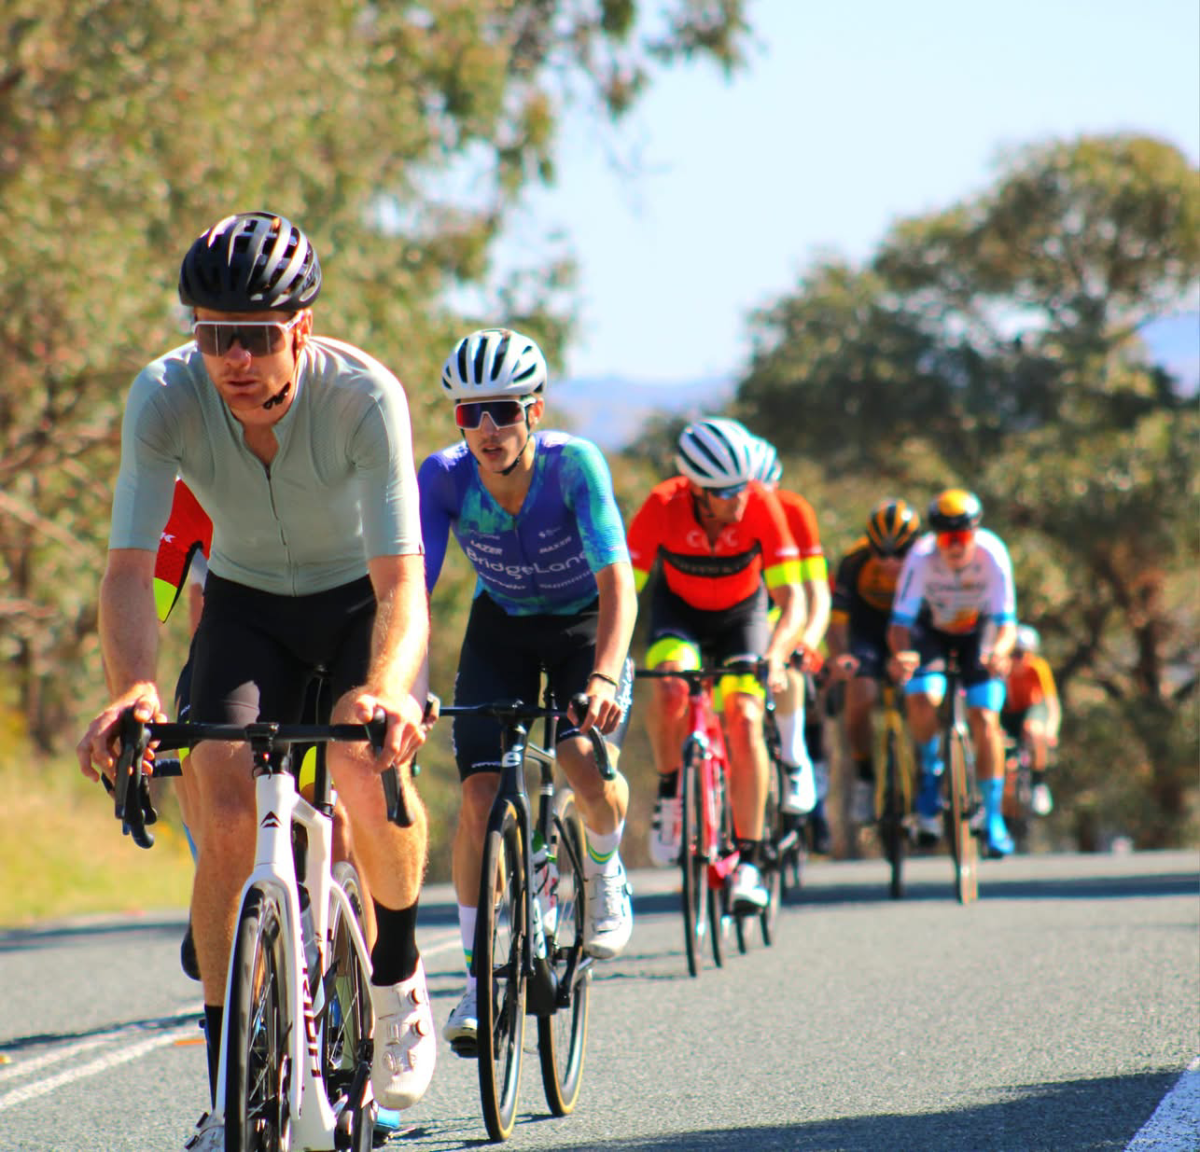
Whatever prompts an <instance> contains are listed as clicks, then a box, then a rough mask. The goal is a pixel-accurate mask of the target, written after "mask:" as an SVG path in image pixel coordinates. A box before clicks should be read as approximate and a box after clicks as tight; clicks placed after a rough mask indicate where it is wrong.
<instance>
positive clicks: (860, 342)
mask: <svg viewBox="0 0 1200 1152" xmlns="http://www.w3.org/2000/svg"><path fill="white" fill-rule="evenodd" d="M1197 176H1198V174H1197V172H1196V170H1195V168H1194V167H1192V166H1191V165H1190V163H1189V162H1188V161H1187V159H1186V158H1185V157H1184V156H1183V155H1182V154H1181V153H1180V152H1179V151H1178V150H1177V149H1175V148H1174V147H1172V146H1170V145H1168V144H1165V143H1163V142H1161V141H1157V140H1153V139H1147V138H1144V137H1136V136H1125V135H1119V136H1110V137H1088V138H1082V139H1078V140H1072V141H1053V142H1050V143H1045V144H1037V145H1033V146H1030V147H1028V148H1025V149H1023V150H1021V151H1019V152H1017V153H1016V154H1014V155H1013V156H1011V157H1009V158H1007V160H1005V161H1004V162H1003V163H1002V165H1001V169H1000V172H999V174H998V178H997V180H996V182H995V184H994V185H993V186H992V187H991V188H989V189H988V190H986V191H985V192H983V193H982V194H981V195H979V196H977V197H975V198H973V199H971V200H968V201H966V202H964V203H962V204H958V205H954V206H952V207H950V208H948V209H946V210H945V211H942V212H938V213H935V214H933V215H930V216H925V217H921V218H917V219H911V220H905V221H901V222H900V223H899V224H897V225H896V226H895V227H894V228H893V229H892V231H891V232H890V233H889V234H888V235H887V236H886V237H885V238H884V240H883V242H882V244H881V245H880V247H879V250H878V252H877V254H876V256H875V258H874V259H873V260H872V261H871V262H870V263H869V264H868V265H867V266H865V267H861V268H856V267H852V266H851V265H849V264H847V263H845V262H839V261H836V260H828V261H826V262H824V263H823V264H820V265H818V266H817V267H816V268H814V269H813V270H812V271H811V272H810V273H809V274H808V275H807V276H806V277H805V278H804V279H803V280H802V282H801V283H800V285H799V287H798V289H797V291H796V292H795V293H794V294H791V295H789V296H787V297H785V298H783V299H780V300H778V301H776V302H774V303H773V304H772V305H771V306H769V307H768V308H765V309H763V310H762V311H761V312H760V313H759V314H758V315H757V317H756V318H755V320H754V352H753V356H752V360H751V364H750V368H749V371H748V373H747V375H746V377H745V379H744V380H743V381H742V382H741V385H740V388H739V391H738V397H737V402H736V408H737V411H738V413H739V414H740V415H742V416H743V417H744V418H745V419H746V420H747V422H748V423H750V424H751V425H752V426H753V427H755V428H756V429H758V430H760V431H762V432H763V433H764V434H767V435H769V436H770V437H771V438H772V439H773V440H774V441H775V443H776V444H777V445H778V446H779V447H780V449H781V450H783V451H790V452H792V453H796V454H802V455H803V456H804V457H805V458H806V459H809V460H813V461H817V462H819V463H820V464H821V465H822V467H823V469H824V472H825V474H826V476H832V477H836V476H839V475H841V474H855V475H862V474H866V475H870V476H872V477H875V478H876V479H877V481H879V482H881V486H882V487H885V488H889V489H891V490H893V491H900V492H908V493H910V494H911V496H912V498H914V499H917V501H918V503H919V502H920V498H921V495H922V494H929V493H930V492H931V490H932V489H935V488H938V487H942V486H945V485H947V484H950V483H963V484H965V485H967V486H970V487H972V488H974V489H976V490H977V491H978V492H979V493H980V495H981V496H982V498H983V501H984V505H985V508H986V510H987V513H986V521H987V523H988V524H989V525H991V526H992V527H995V528H996V529H998V530H999V531H1000V532H1001V534H1002V535H1003V536H1005V537H1006V538H1007V539H1008V542H1009V544H1010V547H1011V549H1012V551H1013V553H1014V560H1015V564H1016V570H1017V576H1018V591H1019V597H1018V599H1019V610H1020V612H1021V615H1022V617H1023V618H1024V619H1026V620H1028V621H1029V622H1031V623H1034V624H1036V625H1037V626H1038V627H1039V628H1041V629H1042V631H1043V634H1044V635H1045V636H1046V637H1047V638H1048V642H1049V650H1050V655H1051V658H1052V662H1053V663H1054V664H1055V666H1056V672H1057V674H1058V676H1059V679H1060V683H1061V685H1062V687H1063V689H1064V694H1065V697H1066V699H1067V709H1066V714H1067V720H1066V726H1067V727H1066V731H1067V733H1068V735H1069V736H1070V737H1071V738H1072V740H1073V741H1074V747H1075V748H1076V749H1077V755H1078V758H1079V763H1080V764H1081V765H1082V764H1083V760H1084V751H1085V750H1086V754H1087V755H1088V756H1094V755H1095V754H1096V753H1097V752H1098V748H1097V745H1096V741H1095V740H1094V739H1093V738H1092V736H1091V735H1090V734H1089V731H1085V730H1084V728H1083V726H1082V725H1083V721H1082V717H1084V716H1085V715H1086V716H1087V717H1088V718H1089V719H1088V725H1089V729H1090V731H1091V732H1094V731H1095V730H1096V727H1097V726H1096V725H1095V723H1094V721H1095V717H1096V715H1097V714H1098V712H1100V713H1103V714H1104V716H1105V717H1106V720H1105V724H1104V726H1103V730H1104V731H1105V732H1107V733H1109V734H1111V735H1112V737H1113V739H1114V741H1115V744H1114V745H1113V746H1109V747H1108V748H1107V750H1106V752H1105V763H1106V766H1107V767H1108V768H1109V769H1110V770H1112V771H1113V779H1114V788H1117V787H1118V785H1117V784H1116V783H1115V781H1116V778H1117V776H1120V786H1121V787H1123V786H1125V785H1126V784H1127V783H1128V775H1127V774H1128V773H1133V774H1135V775H1136V774H1138V773H1141V774H1142V776H1143V777H1144V778H1145V781H1146V788H1145V791H1147V793H1148V794H1149V795H1151V796H1153V798H1154V802H1153V803H1152V804H1150V805H1149V806H1148V807H1146V808H1145V809H1143V810H1141V811H1140V812H1139V814H1136V815H1133V816H1130V819H1131V820H1132V821H1133V823H1134V824H1135V825H1136V829H1137V832H1138V836H1139V839H1140V840H1141V842H1143V843H1146V844H1155V845H1157V844H1161V843H1165V842H1168V841H1170V840H1171V839H1173V838H1176V837H1178V836H1179V835H1180V834H1181V829H1182V828H1183V826H1184V825H1185V823H1186V822H1187V821H1188V820H1189V819H1190V818H1191V813H1190V812H1189V809H1188V804H1189V803H1190V802H1191V800H1190V799H1189V798H1190V797H1192V796H1193V795H1194V785H1195V739H1194V737H1195V713H1194V703H1193V702H1194V697H1195V689H1196V684H1197V674H1198V671H1200V669H1198V666H1197V650H1198V644H1197V641H1198V639H1200V626H1198V620H1197V604H1196V600H1195V582H1194V572H1195V566H1196V561H1197V542H1196V535H1195V531H1194V510H1195V507H1196V497H1197V474H1196V444H1197V433H1198V432H1200V420H1198V418H1197V411H1196V403H1195V395H1194V394H1187V391H1186V390H1185V389H1184V388H1182V387H1181V382H1180V381H1177V380H1175V379H1173V378H1172V377H1171V376H1170V374H1169V373H1168V372H1166V371H1165V370H1164V369H1163V368H1161V367H1160V366H1157V365H1155V364H1153V363H1152V362H1151V361H1150V359H1149V357H1148V354H1147V350H1146V348H1145V347H1144V345H1143V344H1142V342H1141V340H1140V339H1139V338H1138V335H1137V331H1138V328H1139V327H1140V325H1142V324H1143V323H1145V322H1146V321H1147V320H1149V319H1151V318H1153V317H1155V316H1157V315H1160V314H1162V313H1163V312H1164V311H1166V310H1169V309H1170V308H1171V307H1173V306H1177V305H1178V303H1179V302H1180V301H1181V300H1182V299H1185V298H1186V297H1187V294H1188V293H1189V292H1194V291H1195V286H1196V282H1197V274H1198V272H1200V180H1198V179H1197ZM863 512H864V513H865V508H864V509H863ZM1086 776H1088V773H1087V772H1086V771H1084V770H1083V769H1082V768H1081V776H1080V778H1079V779H1080V780H1082V779H1083V778H1084V777H1086ZM1096 784H1097V782H1096V781H1095V780H1091V779H1089V782H1088V783H1087V785H1086V788H1088V789H1090V788H1093V787H1094V786H1096ZM1084 787H1085V786H1084V785H1083V784H1080V788H1081V789H1084ZM1114 794H1115V793H1114ZM1067 798H1068V799H1069V792H1068V796H1067Z"/></svg>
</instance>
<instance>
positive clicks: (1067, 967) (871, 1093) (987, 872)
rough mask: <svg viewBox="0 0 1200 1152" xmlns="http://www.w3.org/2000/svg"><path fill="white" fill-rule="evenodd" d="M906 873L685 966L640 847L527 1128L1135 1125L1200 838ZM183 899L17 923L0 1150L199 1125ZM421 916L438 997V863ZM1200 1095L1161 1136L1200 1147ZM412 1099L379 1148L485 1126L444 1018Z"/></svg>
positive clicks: (842, 870) (1067, 1136) (526, 1144)
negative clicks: (618, 921) (138, 912)
mask: <svg viewBox="0 0 1200 1152" xmlns="http://www.w3.org/2000/svg"><path fill="white" fill-rule="evenodd" d="M909 875H910V885H909V897H908V899H906V900H905V901H903V902H899V903H893V902H891V901H889V900H888V899H887V898H886V895H885V874H884V867H883V865H881V864H880V863H878V862H853V863H822V864H817V865H813V866H811V867H810V869H809V871H808V873H807V878H806V886H805V890H804V893H803V895H802V897H801V899H800V900H799V901H798V902H796V903H795V904H792V905H790V906H788V907H786V908H785V909H784V910H783V912H782V914H781V917H780V920H779V924H778V930H777V941H776V944H775V946H774V947H772V948H770V949H766V948H764V947H763V946H762V944H761V941H760V940H759V939H757V937H756V938H754V940H753V942H752V947H751V950H750V951H749V953H748V954H747V955H744V956H738V955H735V956H734V957H733V958H732V959H731V960H730V961H728V962H727V965H726V967H725V968H724V969H723V970H716V969H713V968H711V967H710V968H708V969H706V970H705V971H704V972H703V973H702V974H701V976H700V977H699V979H691V978H689V977H688V976H687V974H686V965H685V961H684V956H683V949H682V933H681V927H680V924H681V921H680V916H679V913H678V899H677V896H676V895H675V893H674V891H673V888H674V879H675V877H674V875H673V874H672V873H662V872H645V873H637V874H635V876H634V878H633V879H634V886H635V891H636V899H635V908H636V915H637V928H636V930H635V933H634V937H633V941H632V943H631V945H630V948H629V950H628V951H627V952H626V954H625V955H624V956H622V957H621V958H620V959H619V960H616V961H612V962H609V963H607V964H604V965H601V966H600V967H599V969H598V978H597V979H596V981H595V982H594V985H593V989H594V990H593V1000H592V1019H591V1030H590V1038H589V1047H588V1055H587V1067H586V1071H585V1080H584V1088H583V1095H582V1097H581V1100H580V1104H579V1107H578V1109H577V1111H576V1112H575V1114H574V1115H572V1116H570V1117H567V1118H565V1119H561V1120H557V1119H553V1118H551V1117H550V1115H549V1111H548V1109H547V1108H546V1105H545V1101H544V1098H543V1096H542V1090H541V1082H540V1078H539V1074H538V1070H537V1057H536V1053H530V1054H529V1055H528V1056H527V1058H526V1069H525V1078H524V1082H523V1088H522V1096H521V1105H520V1112H521V1119H520V1121H519V1123H518V1125H517V1129H516V1132H515V1133H514V1135H513V1137H512V1139H511V1140H510V1141H509V1145H510V1147H512V1148H514V1149H543V1148H555V1149H616V1150H620V1152H651V1150H654V1152H667V1150H671V1152H674V1150H690V1149H696V1150H700V1152H759V1150H781V1149H788V1150H793V1149H795V1150H806V1152H807V1150H812V1152H818V1150H819V1152H925V1150H928V1152H960V1150H961V1152H1034V1150H1046V1152H1102V1150H1109V1149H1111V1150H1114V1152H1120V1150H1123V1149H1125V1148H1126V1147H1127V1146H1128V1145H1129V1143H1130V1141H1131V1140H1132V1139H1133V1137H1134V1136H1135V1134H1136V1133H1137V1132H1138V1130H1139V1129H1140V1128H1141V1127H1142V1126H1143V1124H1145V1122H1146V1121H1147V1118H1148V1117H1150V1116H1151V1114H1152V1113H1154V1111H1155V1109H1156V1108H1157V1107H1158V1105H1159V1102H1160V1100H1162V1098H1163V1097H1164V1095H1165V1094H1167V1093H1168V1092H1170V1091H1171V1089H1172V1087H1173V1086H1175V1085H1176V1084H1177V1083H1178V1082H1179V1081H1180V1077H1181V1074H1182V1073H1183V1072H1184V1069H1185V1068H1186V1067H1187V1065H1188V1064H1189V1062H1190V1061H1192V1060H1193V1059H1194V1058H1195V1057H1196V1055H1197V1052H1198V1051H1200V858H1198V857H1197V855H1196V854H1195V853H1184V852H1177V853H1147V854H1136V855H1127V856H1104V857H1101V856H1086V857H1085V856H1039V857H1027V858H1024V859H1018V860H1008V861H1005V862H1003V863H988V864H985V865H984V870H983V875H982V883H981V889H982V899H981V901H980V903H979V904H978V905H976V906H974V907H970V908H961V907H959V906H958V905H957V904H956V903H955V902H954V900H953V896H952V893H951V888H950V866H949V863H948V861H947V860H946V859H945V858H930V859H924V860H919V861H914V862H913V863H912V866H911V868H910V873H909ZM183 922H184V918H183V914H182V913H181V912H178V913H170V914H164V915H146V916H141V917H133V918H122V919H113V920H103V921H92V922H72V923H69V924H48V925H44V926H41V927H39V928H35V929H29V930H20V931H6V932H0V990H2V993H3V994H2V995H0V1149H3V1150H5V1152H8V1150H13V1152H15V1150H20V1152H35V1150H36V1152H58V1150H69V1152H119V1150H127V1149H128V1150H137V1152H148V1150H153V1149H179V1148H181V1147H182V1145H183V1143H184V1140H185V1139H186V1137H187V1135H188V1134H189V1132H190V1131H191V1128H192V1125H193V1124H194V1123H195V1120H196V1118H197V1116H198V1115H199V1114H200V1112H201V1111H202V1110H203V1109H204V1107H205V1105H206V1102H207V1101H206V1097H207V1091H206V1080H205V1063H204V1051H203V1047H202V1044H201V1042H200V1041H201V1036H200V1033H199V1031H198V1027H197V1014H198V1009H199V1003H200V1001H199V996H198V990H197V985H195V984H192V983H191V982H189V981H188V980H187V979H186V978H185V977H184V976H183V974H182V973H181V972H180V970H179V967H178V963H177V954H178V942H179V937H180V934H181V931H182V926H183ZM419 938H420V943H421V947H422V951H423V953H424V955H425V958H426V964H427V966H428V968H429V971H430V975H431V984H430V990H431V993H432V995H433V999H434V1005H435V1012H436V1014H437V1017H438V1020H439V1024H440V1022H441V1021H443V1020H444V1018H445V1017H446V1015H447V1014H448V1013H449V1011H450V1009H451V1007H452V1006H453V1005H454V1003H456V1001H457V998H458V995H459V993H460V991H461V976H460V965H461V956H460V952H459V946H458V939H457V929H456V926H455V923H454V920H453V902H452V897H451V894H450V892H449V890H448V889H447V888H445V887H440V886H438V887H432V888H430V889H428V890H427V892H426V894H425V898H424V900H423V902H422V918H421V929H420V934H419ZM1177 1095H1178V1094H1177ZM1195 1100H1196V1098H1195V1097H1193V1103H1194V1102H1195ZM1189 1107H1190V1106H1189ZM1191 1119H1192V1116H1191V1113H1190V1112H1189V1113H1188V1114H1187V1116H1186V1118H1185V1123H1184V1125H1183V1126H1182V1127H1181V1126H1180V1125H1179V1124H1178V1122H1176V1124H1175V1125H1174V1127H1173V1128H1172V1131H1173V1132H1184V1133H1185V1134H1184V1135H1180V1136H1172V1137H1171V1138H1170V1139H1168V1140H1167V1141H1165V1142H1162V1141H1160V1142H1158V1143H1155V1145H1154V1147H1155V1149H1156V1152H1194V1150H1195V1149H1197V1148H1200V1142H1196V1143H1192V1142H1191V1141H1192V1133H1194V1132H1195V1131H1200V1114H1197V1115H1195V1116H1194V1120H1195V1127H1194V1128H1193V1129H1192V1131H1191V1132H1190V1133H1189V1132H1187V1129H1188V1127H1189V1126H1190V1121H1191ZM405 1121H406V1123H407V1125H408V1127H407V1128H406V1130H405V1131H403V1132H402V1133H401V1134H399V1135H398V1136H397V1137H395V1138H394V1139H393V1140H392V1141H391V1143H390V1144H389V1147H403V1148H411V1149H415V1150H421V1152H449V1150H452V1149H469V1148H475V1147H477V1146H478V1145H480V1144H482V1143H484V1142H485V1141H486V1132H485V1130H484V1127H483V1122H482V1117H481V1114H480V1111H479V1096H478V1087H477V1082H476V1066H475V1065H474V1064H473V1063H471V1062H468V1061H463V1060H460V1059H458V1058H456V1057H455V1056H454V1055H453V1054H452V1053H451V1052H450V1051H449V1048H448V1047H447V1046H445V1045H444V1044H443V1045H442V1047H441V1050H440V1052H439V1065H438V1071H437V1074H436V1076H435V1080H434V1084H433V1087H432V1088H431V1090H430V1092H429V1093H428V1095H427V1096H426V1097H425V1099H424V1100H423V1101H421V1103H420V1104H418V1105H417V1106H416V1107H415V1108H413V1109H412V1110H411V1111H410V1112H408V1113H406V1114H405Z"/></svg>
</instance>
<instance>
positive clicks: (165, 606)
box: [154, 576, 179, 624]
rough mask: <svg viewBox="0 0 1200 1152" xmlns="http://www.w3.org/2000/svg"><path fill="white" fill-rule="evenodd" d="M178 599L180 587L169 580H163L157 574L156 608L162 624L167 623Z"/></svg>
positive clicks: (155, 583) (155, 584)
mask: <svg viewBox="0 0 1200 1152" xmlns="http://www.w3.org/2000/svg"><path fill="white" fill-rule="evenodd" d="M177 599H179V589H178V588H176V587H175V585H174V584H172V583H171V582H170V581H169V580H163V579H161V578H160V577H158V576H155V577H154V610H155V611H156V612H157V613H158V622H159V623H160V624H165V623H166V621H167V617H168V616H170V615H171V609H172V608H174V607H175V601H176V600H177Z"/></svg>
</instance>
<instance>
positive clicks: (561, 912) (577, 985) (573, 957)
mask: <svg viewBox="0 0 1200 1152" xmlns="http://www.w3.org/2000/svg"><path fill="white" fill-rule="evenodd" d="M551 848H552V849H553V852H554V855H555V857H556V859H557V861H558V887H557V889H556V893H555V898H556V904H555V909H556V919H555V926H554V932H553V933H551V936H552V939H551V941H549V942H548V945H547V957H546V958H547V960H548V961H549V963H550V965H551V967H552V968H553V969H554V972H555V975H556V976H557V977H558V1005H559V1006H558V1008H557V1010H556V1011H554V1012H553V1013H551V1014H550V1015H549V1016H539V1017H538V1022H537V1026H538V1055H539V1056H540V1058H541V1064H542V1087H543V1088H544V1089H545V1091H546V1103H547V1104H549V1105H550V1111H551V1112H553V1113H554V1115H555V1116H566V1115H568V1114H569V1113H570V1112H571V1111H573V1110H574V1108H575V1102H576V1101H577V1100H578V1099H579V1089H580V1087H581V1086H582V1084H583V1058H584V1052H585V1050H586V1048H587V1027H588V1005H589V1001H590V999H591V988H592V967H591V964H590V962H588V961H587V960H586V958H585V957H584V954H583V925H584V915H585V912H586V899H585V894H586V892H587V888H586V885H585V882H584V875H583V854H584V852H585V851H586V850H587V849H586V847H585V840H584V831H583V820H582V819H581V817H580V815H579V812H578V810H577V809H576V807H575V797H574V796H573V795H572V794H571V793H570V792H569V791H562V792H559V793H558V794H557V795H556V796H555V813H554V825H553V830H552V832H551ZM564 1001H565V1002H564Z"/></svg>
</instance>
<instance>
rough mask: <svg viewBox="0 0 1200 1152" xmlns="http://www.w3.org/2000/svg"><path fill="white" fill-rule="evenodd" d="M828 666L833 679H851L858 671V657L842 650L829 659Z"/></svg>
mask: <svg viewBox="0 0 1200 1152" xmlns="http://www.w3.org/2000/svg"><path fill="white" fill-rule="evenodd" d="M829 667H830V671H831V674H832V676H833V678H834V679H835V680H853V679H854V673H855V672H857V671H858V657H857V656H851V655H850V653H849V652H844V653H842V655H841V656H838V657H835V658H834V659H833V660H831V661H830V662H829Z"/></svg>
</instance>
